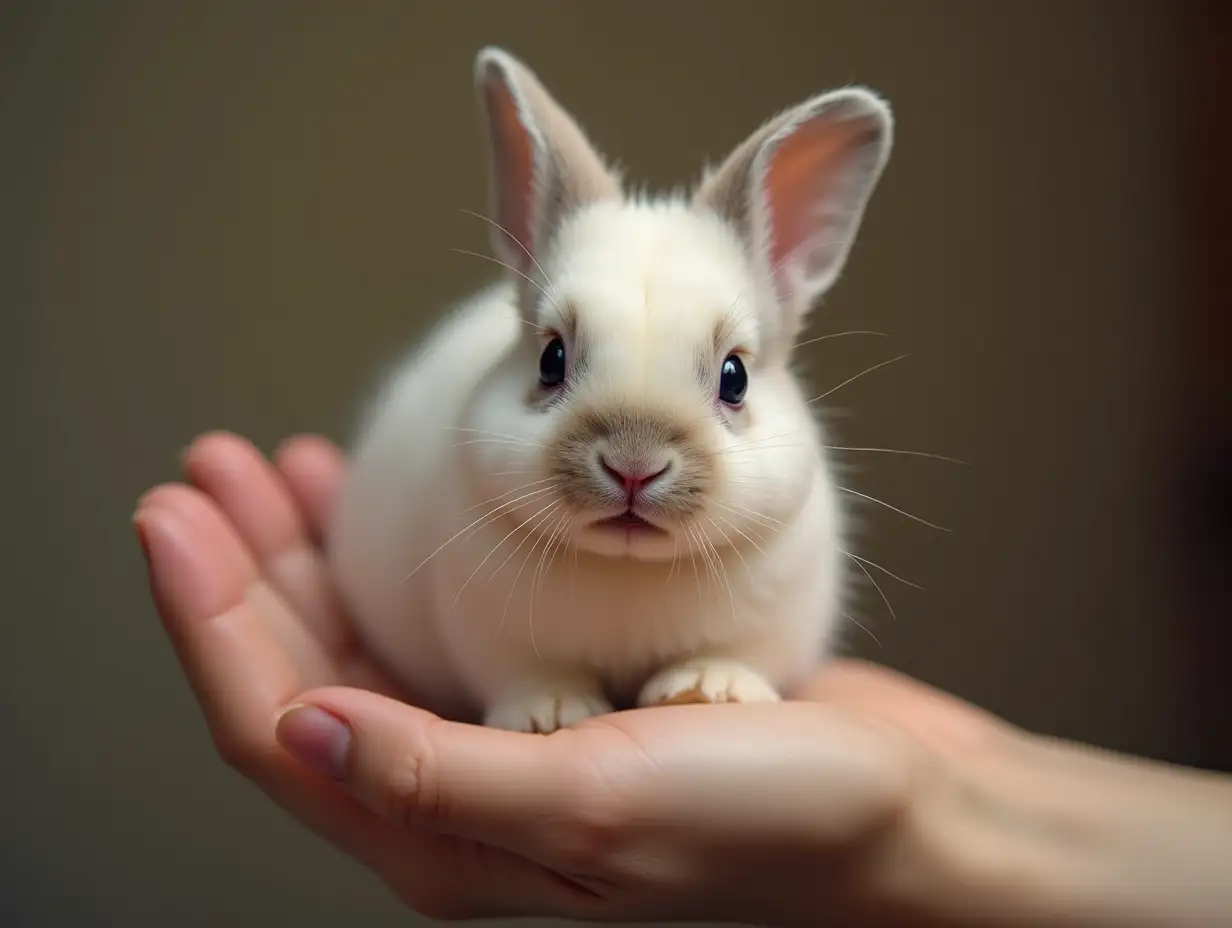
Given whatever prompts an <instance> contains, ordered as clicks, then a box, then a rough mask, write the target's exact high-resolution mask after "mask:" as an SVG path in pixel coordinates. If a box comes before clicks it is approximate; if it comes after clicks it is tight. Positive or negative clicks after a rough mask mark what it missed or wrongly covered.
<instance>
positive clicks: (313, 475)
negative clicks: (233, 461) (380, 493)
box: [274, 435, 346, 544]
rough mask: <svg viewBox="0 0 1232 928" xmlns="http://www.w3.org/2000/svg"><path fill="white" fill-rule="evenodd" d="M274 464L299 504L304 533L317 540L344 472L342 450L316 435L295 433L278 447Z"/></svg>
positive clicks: (325, 524) (340, 484)
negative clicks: (304, 527)
mask: <svg viewBox="0 0 1232 928" xmlns="http://www.w3.org/2000/svg"><path fill="white" fill-rule="evenodd" d="M274 464H275V466H276V467H277V468H278V470H279V471H281V472H282V476H283V479H285V480H286V482H287V487H288V488H289V489H290V491H291V496H292V497H294V499H295V502H296V504H297V505H298V506H299V510H300V512H301V513H302V515H303V517H304V521H305V523H306V524H307V529H308V534H309V535H310V536H311V537H312V539H313V540H314V541H315V542H316V543H317V544H320V543H321V542H322V540H323V539H324V538H325V534H326V528H327V526H328V525H329V519H330V515H331V513H332V512H333V508H334V500H335V499H336V498H337V495H338V491H339V490H340V489H341V487H342V481H343V479H344V478H345V476H346V462H345V461H344V459H343V457H342V453H341V452H340V451H339V450H338V448H337V446H335V445H334V444H333V443H332V442H330V441H329V440H328V439H325V438H322V437H321V436H319V435H297V436H295V437H293V438H289V439H287V440H286V441H285V442H283V444H282V446H281V447H279V449H278V451H277V452H276V453H275V454H274Z"/></svg>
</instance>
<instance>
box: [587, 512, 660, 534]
mask: <svg viewBox="0 0 1232 928" xmlns="http://www.w3.org/2000/svg"><path fill="white" fill-rule="evenodd" d="M594 527H595V528H600V529H610V530H613V531H622V532H652V533H657V534H666V532H665V531H664V530H663V529H661V528H659V526H657V525H655V524H654V523H653V522H648V521H646V520H645V519H643V518H642V517H641V516H639V515H638V514H637V513H636V512H634V511H633V510H632V509H626V510H625V511H624V512H622V513H620V514H619V515H615V516H609V517H608V518H606V519H600V520H599V521H598V522H596V523H594Z"/></svg>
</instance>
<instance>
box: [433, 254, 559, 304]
mask: <svg viewBox="0 0 1232 928" xmlns="http://www.w3.org/2000/svg"><path fill="white" fill-rule="evenodd" d="M449 250H450V251H456V252H457V253H458V254H460V255H470V256H471V257H472V258H481V259H483V260H484V261H491V262H492V263H493V264H499V265H500V266H501V267H503V268H505V269H506V270H509V271H513V273H515V274H517V275H518V276H519V277H521V278H522V279H523V280H525V281H526V282H527V283H529V284H530V285H531V286H532V287H534V288H535V289H537V290H538V291H539V292H540V293H542V294H543V295H544V296H546V297H547V298H548V302H550V303H551V304H552V305H553V306H555V305H556V299H555V298H554V297H553V296H552V294H550V293H548V292H547V291H546V290H544V289H543V287H542V285H540V283H539V281H537V280H535V278H533V277H531V276H530V275H529V274H523V273H522V272H521V271H519V270H518V269H517V268H516V267H514V266H513V265H512V264H508V263H506V262H504V261H502V260H500V258H494V257H492V256H491V255H484V254H480V253H479V252H477V251H467V250H466V249H465V248H450V249H449Z"/></svg>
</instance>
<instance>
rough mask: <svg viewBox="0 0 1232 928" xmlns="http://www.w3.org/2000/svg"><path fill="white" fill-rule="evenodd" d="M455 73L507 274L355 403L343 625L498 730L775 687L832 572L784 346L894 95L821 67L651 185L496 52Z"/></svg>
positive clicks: (834, 523) (857, 200) (870, 159)
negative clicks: (740, 133) (462, 85)
mask: <svg viewBox="0 0 1232 928" xmlns="http://www.w3.org/2000/svg"><path fill="white" fill-rule="evenodd" d="M475 81H476V87H477V91H478V97H479V101H480V104H481V109H482V112H483V114H484V117H485V124H486V128H487V134H486V137H487V141H488V144H489V147H490V166H491V203H492V211H493V213H494V217H495V218H494V220H493V221H492V229H493V231H492V247H493V248H494V250H495V254H496V256H497V257H498V258H499V260H500V262H501V263H503V264H504V265H505V266H506V267H507V268H508V275H507V277H506V279H504V280H502V281H500V282H499V283H497V284H495V285H493V286H491V287H489V288H488V289H485V290H483V291H481V292H479V293H478V294H477V295H475V296H473V297H472V298H470V299H469V300H468V301H466V302H465V303H463V305H461V306H460V307H458V308H457V309H456V310H455V311H454V312H453V313H452V314H451V315H450V316H449V318H448V319H447V320H446V321H445V322H444V323H443V324H441V325H440V326H439V328H438V329H437V330H436V331H435V332H434V333H433V334H432V335H431V336H430V337H429V338H428V339H427V341H426V343H425V344H423V345H422V346H420V347H419V349H418V350H417V351H416V352H415V353H414V354H413V356H411V357H410V359H409V360H408V361H407V362H406V364H405V365H404V366H403V367H402V368H401V369H400V370H398V371H397V372H396V373H395V375H394V376H393V377H392V378H391V379H390V380H389V382H388V383H387V384H386V385H385V387H384V389H383V391H382V392H381V393H380V395H379V397H378V398H377V400H376V402H375V403H374V405H373V408H372V409H371V411H370V413H369V415H368V417H367V420H366V422H365V424H364V428H363V429H362V432H361V438H360V440H359V442H358V444H357V447H356V448H355V449H354V452H353V460H352V465H351V469H350V473H349V476H348V479H347V482H346V484H345V486H344V488H343V490H342V492H341V494H340V497H339V501H338V504H337V508H336V510H335V513H334V518H333V522H332V525H331V528H330V532H329V538H328V549H329V557H330V562H331V565H332V569H333V571H334V574H335V577H336V581H337V585H338V588H339V592H340V595H341V597H342V599H343V601H344V603H345V605H346V607H347V608H348V610H349V611H350V613H351V615H352V616H353V617H354V621H355V623H356V626H357V629H358V632H359V635H360V636H361V638H362V640H363V642H364V644H365V645H366V646H367V647H369V648H370V649H371V651H372V652H373V653H374V654H375V655H376V656H377V657H378V658H379V659H381V660H382V661H383V662H384V663H385V665H386V666H387V667H388V668H389V669H390V670H391V671H392V672H393V674H394V675H395V676H396V677H397V678H398V679H400V680H401V681H402V682H404V683H405V685H406V686H407V688H408V689H409V691H410V692H411V693H412V694H414V698H415V699H416V701H418V702H420V703H421V704H422V705H424V706H425V707H426V708H429V709H431V710H433V711H436V712H438V713H441V714H445V715H448V716H451V717H454V718H461V719H472V720H479V719H482V720H483V721H484V723H485V724H487V725H491V726H495V727H498V728H505V729H512V730H518V731H527V732H543V733H548V732H551V731H554V730H555V729H557V728H559V727H562V726H568V725H572V724H575V723H577V722H579V721H581V720H583V719H585V718H587V717H590V716H594V715H598V714H602V713H606V712H610V711H612V710H613V707H614V706H625V707H627V706H633V705H641V706H648V705H654V704H658V703H664V702H679V701H696V702H710V703H715V702H732V701H734V702H766V701H774V700H777V699H779V698H780V693H782V692H783V691H784V690H785V689H786V688H788V687H790V686H792V685H793V684H794V683H795V682H796V681H798V680H799V679H800V678H801V677H802V676H803V675H804V674H806V673H807V672H809V671H810V670H811V669H812V668H814V667H815V666H816V664H817V663H818V662H819V661H821V660H823V659H824V658H825V656H826V654H827V653H828V651H829V650H830V648H831V647H832V641H833V632H834V630H835V628H836V625H837V622H838V618H839V608H840V606H839V602H840V595H841V593H842V581H843V577H842V571H841V569H840V559H841V556H842V550H841V531H842V527H843V525H842V519H841V513H840V512H839V507H838V504H837V501H836V493H835V489H834V486H833V483H832V480H831V477H830V472H829V464H828V462H827V459H826V456H825V453H824V441H823V437H822V433H821V426H820V425H819V424H818V422H817V421H816V419H815V417H814V415H813V412H812V409H811V407H810V406H809V405H808V402H807V400H806V398H805V394H804V392H803V391H802V388H801V385H800V384H799V383H798V382H797V379H796V377H795V375H794V374H793V372H792V370H791V362H792V351H793V346H794V344H795V342H796V338H797V336H798V334H799V332H800V330H801V328H802V326H803V324H804V322H805V320H806V318H807V315H808V312H809V310H810V308H811V307H812V306H813V305H814V304H815V303H816V302H817V300H818V298H819V297H820V296H821V295H822V294H823V293H824V292H825V291H826V290H827V289H828V288H829V287H830V286H831V285H832V284H833V283H834V281H835V279H836V278H837V277H838V275H839V273H840V271H841V269H842V267H843V265H844V262H845V260H846V257H847V254H848V251H849V249H850V247H851V243H852V240H853V238H854V237H855V235H856V231H857V229H858V227H859V225H860V222H861V217H862V215H863V213H864V210H865V206H866V204H867V202H868V199H869V197H870V195H871V194H872V191H873V189H874V187H875V186H876V184H877V181H878V179H879V177H880V175H881V173H882V170H883V169H884V167H885V164H886V161H887V159H888V157H889V153H890V147H891V134H892V120H891V115H890V110H889V108H888V107H887V105H886V104H885V103H884V102H883V101H882V100H881V99H880V98H878V97H877V96H875V95H874V94H872V93H870V92H869V91H867V90H863V89H858V88H848V89H842V90H836V91H833V92H830V93H825V94H821V95H819V96H816V97H813V98H812V99H810V100H807V101H805V102H804V103H801V104H800V105H798V106H796V107H794V108H792V109H789V110H786V111H785V112H783V113H781V114H780V115H778V116H776V117H774V118H773V119H771V120H770V121H768V122H767V123H766V124H765V125H763V126H762V127H761V128H760V129H758V130H757V131H756V132H754V133H753V134H752V135H751V136H750V137H749V138H748V139H747V140H746V141H744V142H743V143H742V144H741V145H739V146H738V147H737V148H736V149H735V150H734V151H733V152H732V153H731V155H730V156H729V157H728V158H727V159H726V161H724V162H723V163H722V164H721V165H719V166H718V167H717V168H714V169H710V170H707V171H706V172H705V173H704V175H703V176H702V178H701V180H700V182H699V183H698V184H697V185H696V188H695V189H694V190H693V191H691V192H690V193H689V194H688V195H685V194H675V195H671V196H666V197H662V198H648V197H642V196H631V195H628V194H626V193H625V191H624V190H623V189H622V180H621V178H620V177H619V176H617V174H616V173H614V172H613V170H612V169H611V168H610V167H608V166H607V165H606V164H605V162H604V160H603V159H602V158H601V156H600V155H599V154H598V153H597V152H596V151H595V149H594V148H593V147H592V146H591V143H590V142H589V141H588V139H587V137H586V136H585V135H584V134H583V132H582V130H581V129H580V128H579V127H578V125H577V124H576V123H575V122H574V121H573V119H572V118H570V116H569V115H568V114H567V113H566V112H565V111H564V110H563V109H562V108H561V106H560V105H559V104H558V103H557V101H556V100H555V99H554V98H553V97H552V96H551V95H550V94H549V93H548V91H547V90H546V89H545V88H544V87H543V86H542V84H541V83H540V82H539V80H538V79H537V78H536V76H535V75H534V74H533V73H532V72H531V71H530V70H529V69H528V68H527V67H525V66H524V65H523V64H522V63H520V62H519V61H517V60H516V59H514V58H513V57H512V56H510V55H509V54H508V53H507V52H505V51H502V50H499V49H496V48H486V49H484V50H482V51H481V52H480V53H479V55H478V57H477V59H476V63H475Z"/></svg>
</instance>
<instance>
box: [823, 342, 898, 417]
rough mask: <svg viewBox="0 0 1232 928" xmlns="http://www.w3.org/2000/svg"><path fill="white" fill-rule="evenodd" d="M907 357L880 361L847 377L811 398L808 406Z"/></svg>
mask: <svg viewBox="0 0 1232 928" xmlns="http://www.w3.org/2000/svg"><path fill="white" fill-rule="evenodd" d="M909 357H911V354H910V352H908V353H907V354H900V355H899V356H898V357H897V358H890V360H888V361H882V362H881V363H880V364H874V365H873V366H872V367H870V368H867V369H866V370H862V371H860V373H858V374H856V375H855V376H854V377H848V378H847V379H846V380H844V381H843V382H842V383H840V384H839V385H838V386H837V387H831V388H830V389H829V390H827V391H826V392H825V393H823V394H821V396H815V397H813V398H812V399H811V400H809V404H810V405H811V404H813V403H819V402H821V401H822V400H824V399H825V398H826V397H827V396H829V395H830V394H832V393H835V392H836V391H838V390H841V389H842V388H843V387H845V386H847V384H849V383H853V382H854V381H857V380H859V379H860V378H861V377H863V376H865V375H866V374H871V373H872V372H873V371H875V370H878V369H880V368H883V367H885V366H886V365H887V364H893V363H894V362H895V361H901V360H903V358H909Z"/></svg>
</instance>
